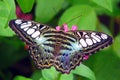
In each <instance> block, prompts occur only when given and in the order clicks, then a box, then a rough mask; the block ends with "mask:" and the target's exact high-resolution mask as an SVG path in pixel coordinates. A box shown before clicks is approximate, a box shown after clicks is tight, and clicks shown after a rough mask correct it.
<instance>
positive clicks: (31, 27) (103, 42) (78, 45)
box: [9, 20, 112, 73]
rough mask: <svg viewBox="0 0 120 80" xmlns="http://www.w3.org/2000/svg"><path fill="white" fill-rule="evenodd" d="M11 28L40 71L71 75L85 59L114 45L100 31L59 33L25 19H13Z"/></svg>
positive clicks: (109, 38) (108, 37)
mask: <svg viewBox="0 0 120 80" xmlns="http://www.w3.org/2000/svg"><path fill="white" fill-rule="evenodd" d="M9 25H10V27H11V28H12V29H13V30H14V31H15V32H16V33H17V34H18V35H19V36H20V38H22V40H23V41H25V42H26V44H27V45H29V50H30V55H31V57H32V59H33V60H34V62H35V64H36V65H37V67H38V68H49V67H51V66H54V67H55V68H56V69H57V70H58V71H61V72H62V73H69V72H70V71H71V70H72V69H74V68H75V67H76V66H77V65H79V64H80V62H81V61H83V60H84V57H85V56H89V55H90V54H92V53H94V52H96V51H97V50H99V49H101V48H103V47H105V46H107V45H110V44H111V43H112V38H111V37H110V36H108V35H107V34H104V33H100V32H94V31H68V32H64V31H63V30H60V31H57V30H55V29H53V28H50V27H48V26H45V25H42V24H40V23H36V22H33V21H25V20H12V21H10V24H9Z"/></svg>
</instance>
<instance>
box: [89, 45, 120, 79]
mask: <svg viewBox="0 0 120 80" xmlns="http://www.w3.org/2000/svg"><path fill="white" fill-rule="evenodd" d="M118 45H119V44H118ZM119 49H120V48H119ZM115 54H116V53H115V52H113V49H112V48H111V47H109V48H108V49H104V50H101V51H99V52H97V53H96V54H94V55H92V56H91V57H90V58H89V60H87V63H88V64H89V65H88V66H89V67H91V69H92V70H93V71H94V73H95V75H96V80H114V79H115V80H119V79H120V74H119V73H120V68H119V67H120V58H119V57H117V56H116V55H115Z"/></svg>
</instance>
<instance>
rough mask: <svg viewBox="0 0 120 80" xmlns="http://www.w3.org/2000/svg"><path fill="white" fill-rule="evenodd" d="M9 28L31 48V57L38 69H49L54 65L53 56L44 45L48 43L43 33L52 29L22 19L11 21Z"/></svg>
mask: <svg viewBox="0 0 120 80" xmlns="http://www.w3.org/2000/svg"><path fill="white" fill-rule="evenodd" d="M9 26H10V27H11V28H12V29H13V31H15V32H16V34H17V35H18V36H19V37H20V38H21V39H22V40H23V41H24V42H25V43H26V44H27V45H28V46H29V51H30V55H31V57H32V59H33V60H34V62H35V64H36V65H37V67H38V68H48V67H50V66H52V65H53V54H52V53H51V51H48V50H46V49H45V47H44V46H43V45H42V43H43V42H45V41H46V39H45V38H44V37H43V36H42V33H44V31H47V30H49V29H50V30H51V29H52V28H49V27H48V26H46V25H43V24H40V23H37V22H34V21H27V20H21V19H16V20H11V21H10V22H9ZM53 30H54V29H53Z"/></svg>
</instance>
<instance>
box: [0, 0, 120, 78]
mask: <svg viewBox="0 0 120 80" xmlns="http://www.w3.org/2000/svg"><path fill="white" fill-rule="evenodd" d="M16 18H21V19H25V20H34V21H37V22H40V23H44V24H47V25H50V26H53V27H55V26H57V25H62V24H64V23H66V24H68V26H69V28H71V26H72V25H77V26H78V29H79V30H95V31H100V32H105V33H107V34H109V35H111V36H112V37H113V39H114V42H113V44H112V45H111V46H110V47H107V48H105V49H103V50H100V51H99V52H97V53H96V54H94V55H92V56H90V58H89V59H88V60H87V61H84V62H83V63H82V64H81V65H80V66H78V67H77V68H76V69H75V70H72V71H71V73H70V74H68V75H67V74H61V73H59V72H58V71H56V70H55V69H54V67H52V68H50V69H44V70H38V69H36V67H35V66H34V64H33V61H32V60H31V58H30V55H29V53H28V51H27V47H26V45H25V44H24V42H22V41H21V40H20V39H19V38H18V37H17V36H16V34H15V33H14V32H13V31H12V30H11V29H10V27H9V26H8V23H9V21H10V20H11V19H16ZM0 80H120V0H0Z"/></svg>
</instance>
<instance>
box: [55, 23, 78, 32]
mask: <svg viewBox="0 0 120 80" xmlns="http://www.w3.org/2000/svg"><path fill="white" fill-rule="evenodd" d="M61 29H63V30H64V32H67V31H69V28H68V25H67V24H63V26H62V27H60V26H56V30H58V31H59V30H61ZM71 30H72V31H74V30H77V26H75V25H73V26H72V28H71Z"/></svg>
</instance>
